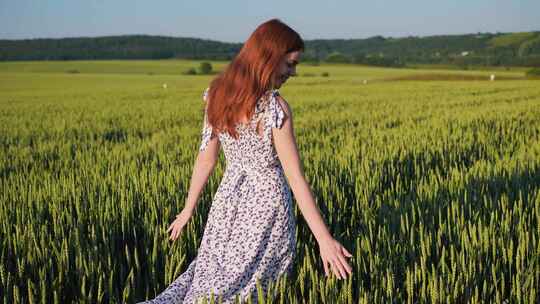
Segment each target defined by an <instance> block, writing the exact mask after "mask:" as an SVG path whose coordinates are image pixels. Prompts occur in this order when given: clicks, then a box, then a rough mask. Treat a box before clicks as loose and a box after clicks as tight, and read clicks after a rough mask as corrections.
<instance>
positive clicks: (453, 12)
mask: <svg viewBox="0 0 540 304" xmlns="http://www.w3.org/2000/svg"><path fill="white" fill-rule="evenodd" d="M274 17H277V18H280V19H281V20H283V21H284V22H286V23H287V24H289V25H290V26H292V27H293V28H294V29H296V30H297V31H298V32H299V33H300V34H301V35H302V36H303V37H304V38H305V39H316V38H323V39H324V38H367V37H371V36H374V35H383V36H386V37H388V36H392V37H403V36H409V35H414V36H427V35H440V34H464V33H476V32H519V31H531V30H536V31H538V30H540V1H539V0H505V1H503V0H453V1H450V0H447V1H439V0H431V1H428V0H411V1H405V0H401V1H396V0H394V1H388V0H378V1H369V2H368V1H359V0H358V1H315V0H313V1H304V0H302V1H300V0H297V1H295V0H289V1H282V0H268V1H234V0H230V1H208V0H195V1H182V0H176V1H171V0H163V1H162V0H155V1H151V0H146V1H139V0H130V1H127V0H108V1H105V0H84V1H83V0H70V1H68V0H34V1H29V0H0V39H26V38H61V37H95V36H106V35H125V34H149V35H165V36H174V37H199V38H205V39H214V40H220V41H229V42H243V41H245V40H246V39H247V37H248V36H249V34H250V33H251V32H252V31H253V30H254V29H255V27H256V26H257V25H258V24H260V23H261V22H263V21H265V20H268V19H270V18H274Z"/></svg>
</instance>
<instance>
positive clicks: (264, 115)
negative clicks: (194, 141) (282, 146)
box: [199, 89, 285, 169]
mask: <svg viewBox="0 0 540 304" xmlns="http://www.w3.org/2000/svg"><path fill="white" fill-rule="evenodd" d="M207 94H208V89H207V90H206V91H205V92H204V95H203V98H204V100H205V101H207ZM278 96H279V92H278V91H277V90H269V91H267V92H266V93H265V94H263V96H262V97H261V98H259V100H258V101H257V103H256V105H255V111H254V114H253V116H252V117H251V119H250V120H249V122H248V123H246V124H240V123H239V124H237V126H236V130H237V132H238V135H239V136H238V138H237V139H235V138H234V137H232V136H231V135H230V134H228V133H227V132H221V133H219V134H218V138H219V141H220V143H221V146H222V148H223V153H224V155H225V159H226V161H227V166H235V167H236V166H240V167H245V168H251V169H263V168H267V167H273V166H276V165H279V160H278V156H277V153H276V150H275V148H274V146H273V142H272V128H279V127H281V125H282V124H283V120H284V118H285V113H284V112H283V109H282V108H281V106H280V104H279V101H278V99H277V98H278ZM211 136H212V127H211V126H210V125H209V124H208V121H207V118H206V114H205V118H204V126H203V130H202V141H201V146H200V148H199V150H200V151H203V150H204V149H205V148H206V146H207V145H208V142H209V141H210V139H211Z"/></svg>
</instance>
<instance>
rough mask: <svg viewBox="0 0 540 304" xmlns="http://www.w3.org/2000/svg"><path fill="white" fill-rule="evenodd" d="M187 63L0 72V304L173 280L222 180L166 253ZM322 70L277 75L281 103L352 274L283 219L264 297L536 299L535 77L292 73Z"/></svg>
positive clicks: (182, 163) (538, 158) (176, 198)
mask: <svg viewBox="0 0 540 304" xmlns="http://www.w3.org/2000/svg"><path fill="white" fill-rule="evenodd" d="M213 65H214V67H215V68H216V69H218V70H219V69H221V68H223V66H224V65H225V63H219V62H215V63H213ZM197 66H198V62H188V61H110V62H109V61H107V62H104V61H99V62H32V63H30V62H17V63H1V64H0V149H1V154H0V185H1V187H2V188H1V191H0V218H1V219H2V220H1V221H0V259H1V261H2V263H0V299H1V300H2V301H3V302H4V303H27V302H32V303H70V302H79V303H118V302H124V303H134V302H136V301H142V300H143V299H146V298H150V297H154V296H155V295H156V294H157V293H159V292H161V291H163V289H164V288H165V287H166V286H167V285H168V284H170V283H171V282H172V280H173V279H174V278H175V277H177V276H178V275H179V274H181V273H182V272H183V271H185V269H186V267H187V265H188V263H189V262H191V260H192V259H193V258H194V257H195V256H196V254H197V248H198V244H199V242H200V240H201V237H202V233H203V231H204V225H205V223H206V218H207V214H208V210H209V208H210V206H211V198H212V196H213V194H214V193H215V191H216V189H217V187H218V185H219V182H220V180H221V175H222V173H223V169H224V165H225V162H224V159H223V155H221V158H220V163H219V164H218V166H217V168H216V172H215V174H214V175H213V176H212V177H211V178H210V180H209V183H208V185H207V187H206V189H205V190H204V193H203V195H202V197H201V201H200V204H199V208H198V210H197V212H196V214H195V215H194V217H193V218H192V220H191V221H190V223H189V224H188V226H187V227H186V228H185V230H184V232H183V233H182V235H181V237H180V238H179V239H178V240H177V241H176V242H175V243H173V244H171V243H169V242H168V240H167V234H166V233H165V230H166V228H167V227H168V225H169V224H170V222H171V221H172V220H173V218H174V216H175V215H176V214H177V213H178V212H179V211H180V210H181V209H182V207H183V204H184V199H185V197H186V193H187V190H188V187H189V180H190V177H191V172H192V166H193V161H194V159H195V156H196V153H197V147H198V145H199V142H200V131H201V126H202V116H201V111H202V106H203V104H202V100H201V95H202V92H203V90H204V89H205V88H206V87H207V86H208V84H209V82H210V80H211V77H210V76H183V75H180V73H178V71H179V70H182V69H184V68H188V67H197ZM70 69H77V70H79V72H80V73H76V74H73V73H66V72H65V71H67V70H70ZM325 71H326V72H329V74H330V76H329V77H320V76H313V77H296V78H293V79H290V80H289V82H288V84H287V85H286V86H285V87H284V88H282V89H281V90H280V92H281V94H282V95H283V96H284V97H285V99H287V100H288V102H289V103H290V105H291V107H292V109H293V112H294V115H295V129H296V132H297V141H298V146H299V149H300V153H301V157H302V161H303V163H304V169H305V173H306V177H307V179H308V182H309V183H310V185H311V186H312V189H313V192H314V194H315V197H316V200H317V203H318V206H319V208H320V209H321V212H322V214H323V217H324V218H325V220H326V222H327V223H328V225H329V228H330V230H331V232H332V234H333V235H334V237H336V238H337V239H338V240H339V241H341V242H342V243H343V244H344V245H345V246H346V247H347V248H348V249H349V251H351V252H352V253H353V255H354V257H353V258H352V259H351V264H352V266H353V271H354V273H353V277H352V278H350V279H349V280H347V281H337V280H335V279H327V278H325V277H324V271H323V267H322V265H321V263H320V257H319V256H318V247H317V243H316V241H315V239H314V238H313V236H312V234H311V232H310V230H309V228H308V226H307V224H306V223H305V221H304V219H303V218H302V216H301V213H300V212H299V210H298V208H297V207H295V214H296V216H297V225H298V226H297V229H298V230H297V231H298V235H297V239H298V242H297V260H296V263H295V268H294V271H293V272H294V273H293V276H292V277H290V278H287V280H281V281H280V282H279V284H277V287H276V288H277V289H278V290H279V291H278V299H280V300H279V301H278V302H277V303H442V302H445V303H488V302H493V303H503V302H504V301H507V302H508V303H537V302H538V300H539V299H540V298H539V296H538V294H539V292H538V286H539V282H540V256H539V252H540V243H539V235H540V107H539V106H538V105H539V103H540V86H539V85H538V81H537V80H525V79H522V80H500V81H499V80H496V81H494V82H490V81H480V80H471V81H463V80H460V81H456V78H458V79H462V78H463V77H473V78H474V77H484V78H487V76H488V75H490V74H491V73H492V72H491V71H467V72H464V71H448V70H433V69H430V70H421V69H382V68H372V67H362V66H354V65H344V66H339V65H321V66H302V65H301V66H299V67H298V73H299V74H301V75H302V74H303V73H312V74H315V75H321V73H322V72H325ZM150 72H152V73H154V74H153V75H149V74H148V73H150ZM424 75H430V76H429V77H431V78H429V77H428V76H424ZM441 75H443V76H444V77H446V78H444V77H443V78H444V79H441ZM448 75H453V76H448ZM463 75H466V76H463ZM496 75H497V76H498V77H499V76H501V77H503V76H506V77H508V78H520V77H523V72H522V71H501V72H500V73H497V74H496ZM399 77H401V79H399ZM411 77H412V78H414V79H415V81H410V80H411V79H410V78H411ZM415 77H416V78H415ZM422 77H428V79H425V80H430V81H423V79H418V78H422ZM403 78H407V79H406V80H407V81H404V79H403ZM432 78H435V79H436V80H438V81H433V79H432ZM484 78H483V79H484ZM503 78H504V77H503ZM366 79H367V80H369V82H368V84H366V85H364V84H363V80H366ZM388 80H393V81H388ZM163 83H167V84H168V88H167V89H164V88H163V87H162V84H163ZM261 296H262V295H261Z"/></svg>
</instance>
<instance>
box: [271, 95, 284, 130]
mask: <svg viewBox="0 0 540 304" xmlns="http://www.w3.org/2000/svg"><path fill="white" fill-rule="evenodd" d="M278 96H279V92H278V91H277V90H274V91H272V94H271V96H270V100H269V103H268V110H269V114H268V115H270V126H271V127H272V128H278V129H280V128H281V127H282V126H283V121H284V120H285V112H284V111H283V108H282V107H281V104H280V103H279V100H278V99H277V98H278Z"/></svg>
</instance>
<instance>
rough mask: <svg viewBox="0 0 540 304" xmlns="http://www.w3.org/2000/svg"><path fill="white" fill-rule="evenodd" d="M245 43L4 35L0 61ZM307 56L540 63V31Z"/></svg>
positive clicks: (227, 51)
mask: <svg viewBox="0 0 540 304" xmlns="http://www.w3.org/2000/svg"><path fill="white" fill-rule="evenodd" d="M241 47H242V44H241V43H228V42H219V41H213V40H205V39H198V38H180V37H165V36H150V35H125V36H105V37H79V38H60V39H22V40H0V61H17V60H97V59H99V60H104V59H199V60H230V59H232V58H233V57H234V56H235V55H236V53H237V52H238V51H239V50H240V48H241ZM304 60H305V61H307V62H310V63H313V64H317V63H319V62H332V63H356V64H367V65H375V66H392V67H400V66H405V65H407V64H451V65H457V66H461V67H464V68H466V67H468V66H478V65H483V66H535V67H540V32H522V33H476V34H467V35H441V36H428V37H416V36H410V37H402V38H391V37H383V36H375V37H370V38H367V39H316V40H308V41H306V50H305V54H304Z"/></svg>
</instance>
